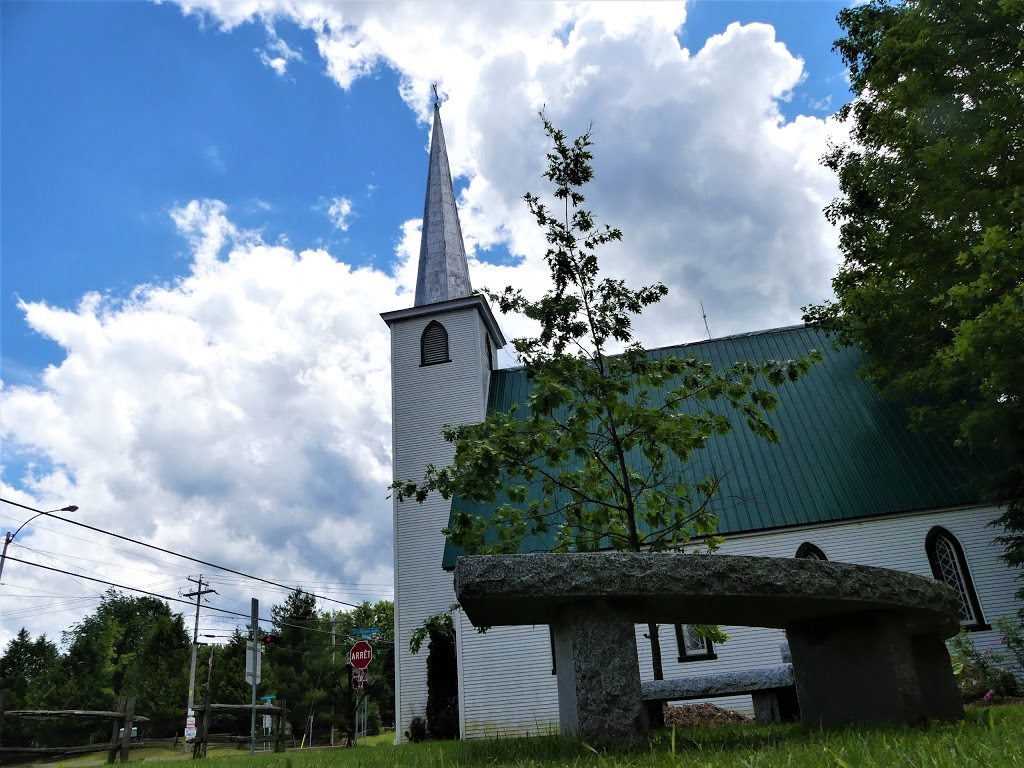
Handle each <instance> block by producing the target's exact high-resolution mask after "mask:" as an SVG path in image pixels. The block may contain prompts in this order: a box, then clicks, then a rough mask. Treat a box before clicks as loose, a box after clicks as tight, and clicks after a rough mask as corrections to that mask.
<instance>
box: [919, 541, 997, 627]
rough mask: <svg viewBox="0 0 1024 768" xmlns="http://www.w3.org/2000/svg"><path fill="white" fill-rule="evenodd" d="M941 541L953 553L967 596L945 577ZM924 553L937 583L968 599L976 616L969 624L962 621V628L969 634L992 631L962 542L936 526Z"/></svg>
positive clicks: (969, 605) (971, 610) (926, 543)
mask: <svg viewBox="0 0 1024 768" xmlns="http://www.w3.org/2000/svg"><path fill="white" fill-rule="evenodd" d="M940 540H942V541H945V542H946V544H948V545H949V547H950V549H951V550H952V551H953V565H954V566H955V567H956V569H957V571H958V575H959V577H960V583H961V584H962V585H963V592H964V593H966V594H961V591H960V590H959V589H957V587H956V586H955V585H953V584H950V583H949V582H948V581H947V580H946V579H945V578H944V576H943V573H942V566H941V564H940V563H939V555H938V551H937V546H938V542H939V541H940ZM924 551H925V554H926V555H927V556H928V565H929V566H931V569H932V577H933V578H934V579H935V580H936V581H941V582H942V583H943V584H949V586H951V587H953V589H955V590H956V592H957V595H958V596H959V597H960V599H961V600H963V599H964V598H966V600H967V608H968V609H969V610H970V612H971V613H973V614H974V616H973V620H972V621H970V622H968V623H964V622H963V621H962V620H961V622H960V628H961V629H965V630H967V631H968V632H981V631H984V630H988V629H992V627H991V625H989V624H988V623H986V621H985V614H984V613H983V612H982V610H981V601H980V600H978V590H977V589H976V588H975V586H974V578H973V577H972V576H971V569H970V566H968V564H967V556H966V555H965V554H964V548H963V545H961V544H960V540H959V539H958V538H957V537H956V536H954V535H953V534H952V533H950V532H949V531H948V530H947V529H945V528H943V527H942V526H941V525H936V526H934V527H932V529H931V530H930V531H928V535H927V536H926V537H925V540H924Z"/></svg>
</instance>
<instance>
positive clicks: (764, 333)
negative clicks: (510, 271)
mask: <svg viewBox="0 0 1024 768" xmlns="http://www.w3.org/2000/svg"><path fill="white" fill-rule="evenodd" d="M801 330H818V329H816V328H814V326H812V325H808V324H807V323H799V324H797V325H783V326H779V327H778V328H765V329H763V330H760V331H747V332H745V333H733V334H730V335H728V336H716V337H715V338H713V339H701V340H699V341H686V342H683V343H682V344H665V345H664V346H660V347H644V351H645V352H648V353H650V352H664V351H666V350H669V349H683V348H685V347H696V346H697V345H700V344H714V343H716V342H719V341H731V340H732V339H748V338H752V337H755V336H768V335H770V334H773V333H786V332H789V331H801ZM822 333H824V331H822ZM618 354H620V353H618V352H617V353H615V355H611V357H615V356H616V355H618ZM523 368H525V366H523V365H513V366H511V367H508V368H496V369H495V373H498V372H499V371H520V370H522V369H523Z"/></svg>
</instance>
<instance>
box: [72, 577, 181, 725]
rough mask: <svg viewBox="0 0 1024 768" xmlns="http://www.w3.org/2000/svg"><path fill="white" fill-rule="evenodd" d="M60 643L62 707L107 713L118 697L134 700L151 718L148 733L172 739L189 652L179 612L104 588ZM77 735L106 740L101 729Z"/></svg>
mask: <svg viewBox="0 0 1024 768" xmlns="http://www.w3.org/2000/svg"><path fill="white" fill-rule="evenodd" d="M63 640H64V645H65V646H66V647H67V653H66V654H65V655H64V657H63V659H62V661H63V671H64V679H63V681H62V686H61V694H60V695H61V699H62V700H63V701H64V702H65V706H66V708H69V709H113V708H114V707H116V705H117V700H118V698H119V697H121V696H134V697H135V699H136V704H135V707H136V711H137V712H138V713H139V714H145V716H146V717H149V718H150V719H151V720H152V722H151V724H150V725H149V726H147V727H148V728H149V729H150V735H152V736H163V735H172V734H173V733H174V730H175V729H176V728H177V727H178V725H179V724H180V723H179V721H180V720H181V718H182V717H183V715H184V707H183V702H184V701H185V700H186V699H187V697H188V664H189V654H190V647H191V644H190V642H189V637H188V634H187V633H186V631H185V625H184V620H183V619H182V617H181V615H180V614H176V613H173V612H172V611H171V609H170V607H169V606H168V605H167V604H166V603H164V602H163V601H161V600H158V599H156V598H153V597H130V596H126V595H123V594H120V593H118V592H116V591H114V590H110V591H109V592H107V594H106V595H104V598H103V602H102V603H101V604H100V606H99V607H98V608H97V609H96V612H95V613H93V614H91V615H90V616H87V617H86V618H85V619H83V620H82V621H81V622H80V623H79V624H76V625H75V626H74V627H72V628H71V629H70V630H69V631H67V632H65V633H64V637H63ZM81 730H82V731H83V732H85V733H87V735H88V737H89V738H92V739H99V740H104V739H109V737H110V733H109V730H107V727H106V725H104V726H102V727H100V726H82V729H81ZM79 735H83V734H79Z"/></svg>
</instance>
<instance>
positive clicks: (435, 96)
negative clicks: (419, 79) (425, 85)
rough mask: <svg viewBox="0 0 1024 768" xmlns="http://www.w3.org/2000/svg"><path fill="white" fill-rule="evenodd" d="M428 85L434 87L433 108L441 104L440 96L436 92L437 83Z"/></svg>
mask: <svg viewBox="0 0 1024 768" xmlns="http://www.w3.org/2000/svg"><path fill="white" fill-rule="evenodd" d="M430 87H431V88H433V89H434V109H437V108H438V107H440V106H441V97H440V96H438V94H437V83H431V84H430Z"/></svg>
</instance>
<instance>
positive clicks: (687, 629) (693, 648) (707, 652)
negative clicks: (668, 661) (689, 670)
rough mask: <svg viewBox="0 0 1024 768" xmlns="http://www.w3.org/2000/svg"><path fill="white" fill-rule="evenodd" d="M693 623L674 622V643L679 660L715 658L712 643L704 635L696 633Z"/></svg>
mask: <svg viewBox="0 0 1024 768" xmlns="http://www.w3.org/2000/svg"><path fill="white" fill-rule="evenodd" d="M696 630H697V628H696V627H695V626H694V625H693V624H676V645H677V646H678V648H679V661H681V662H682V661H707V660H710V659H717V658H718V654H716V653H715V646H714V644H713V643H712V642H711V641H710V640H708V639H707V638H706V637H700V636H698V635H697V631H696Z"/></svg>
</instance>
